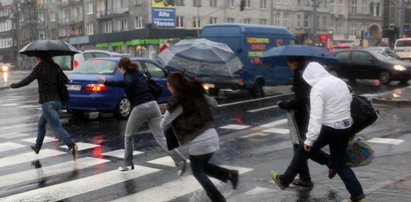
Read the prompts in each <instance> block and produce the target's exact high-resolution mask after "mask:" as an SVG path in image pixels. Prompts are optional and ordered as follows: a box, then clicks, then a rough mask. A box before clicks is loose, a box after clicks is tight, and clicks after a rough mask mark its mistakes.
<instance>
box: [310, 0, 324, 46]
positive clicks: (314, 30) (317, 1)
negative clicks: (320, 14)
mask: <svg viewBox="0 0 411 202" xmlns="http://www.w3.org/2000/svg"><path fill="white" fill-rule="evenodd" d="M311 2H312V3H313V13H312V18H313V19H312V22H313V24H312V26H311V38H312V41H313V44H314V45H317V43H318V39H317V24H318V22H317V8H318V7H319V6H320V4H321V2H322V0H311Z"/></svg>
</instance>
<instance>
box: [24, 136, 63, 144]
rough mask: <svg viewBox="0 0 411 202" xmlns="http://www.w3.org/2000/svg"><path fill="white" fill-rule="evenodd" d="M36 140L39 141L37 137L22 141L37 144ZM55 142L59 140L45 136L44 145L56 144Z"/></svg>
mask: <svg viewBox="0 0 411 202" xmlns="http://www.w3.org/2000/svg"><path fill="white" fill-rule="evenodd" d="M36 139H37V137H31V138H26V139H22V141H24V142H29V143H34V142H36ZM54 141H57V139H54V138H51V137H47V136H45V137H44V140H43V143H48V142H54Z"/></svg>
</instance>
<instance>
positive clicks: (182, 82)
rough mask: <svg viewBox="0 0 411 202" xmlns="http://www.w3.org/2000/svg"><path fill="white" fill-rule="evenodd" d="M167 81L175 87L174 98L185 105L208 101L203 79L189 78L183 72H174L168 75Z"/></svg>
mask: <svg viewBox="0 0 411 202" xmlns="http://www.w3.org/2000/svg"><path fill="white" fill-rule="evenodd" d="M167 83H168V85H170V86H171V87H172V88H173V89H174V91H175V92H174V98H175V99H176V101H177V102H178V103H180V104H181V105H183V107H187V106H195V105H197V104H199V103H198V102H202V103H206V100H205V98H204V94H205V93H206V91H205V89H204V87H203V83H202V82H201V81H199V80H188V79H186V78H185V77H184V75H183V74H182V73H180V72H174V73H171V74H170V75H169V76H168V77H167Z"/></svg>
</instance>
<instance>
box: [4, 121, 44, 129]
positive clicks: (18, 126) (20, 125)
mask: <svg viewBox="0 0 411 202" xmlns="http://www.w3.org/2000/svg"><path fill="white" fill-rule="evenodd" d="M35 126H36V124H33V123H22V124H17V125H14V124H9V125H8V126H3V127H1V128H0V130H6V129H13V128H27V127H35Z"/></svg>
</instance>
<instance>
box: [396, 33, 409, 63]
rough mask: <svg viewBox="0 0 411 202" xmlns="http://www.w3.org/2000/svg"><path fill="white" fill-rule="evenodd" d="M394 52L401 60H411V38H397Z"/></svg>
mask: <svg viewBox="0 0 411 202" xmlns="http://www.w3.org/2000/svg"><path fill="white" fill-rule="evenodd" d="M394 52H395V53H396V54H397V55H398V57H399V58H400V59H401V60H410V61H411V38H402V39H397V40H396V41H395V44H394Z"/></svg>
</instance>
